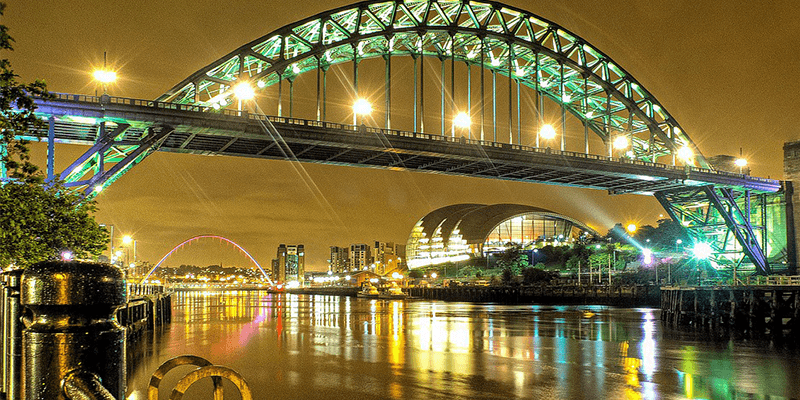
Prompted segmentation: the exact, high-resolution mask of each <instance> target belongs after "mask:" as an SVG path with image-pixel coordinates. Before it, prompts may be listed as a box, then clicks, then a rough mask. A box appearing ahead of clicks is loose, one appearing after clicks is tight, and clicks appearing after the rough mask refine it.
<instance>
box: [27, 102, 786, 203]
mask: <svg viewBox="0 0 800 400" xmlns="http://www.w3.org/2000/svg"><path fill="white" fill-rule="evenodd" d="M36 103H37V106H38V110H37V115H39V116H40V117H42V118H44V119H49V120H50V121H51V123H50V130H51V131H52V135H53V136H54V139H55V140H54V141H55V142H57V143H58V142H61V143H73V144H83V145H88V146H92V145H95V144H96V142H98V141H99V135H100V133H99V132H100V129H98V127H99V124H100V122H101V121H106V123H108V122H114V123H116V124H120V125H121V126H123V129H120V130H118V132H122V133H120V134H116V133H115V135H116V138H111V140H113V146H141V145H142V144H143V143H145V146H152V148H150V149H146V150H147V151H149V150H153V149H155V150H159V151H168V152H175V153H191V154H204V155H228V156H240V157H254V158H265V159H292V160H298V161H302V162H314V163H324V164H340V165H354V166H364V167H374V168H389V169H408V170H414V171H420V172H429V173H441V174H450V175H463V176H473V177H484V178H495V179H508V180H516V181H525V182H537V183H548V184H558V185H567V186H575V187H583V188H593V189H603V190H607V191H608V192H609V193H612V194H617V193H640V194H652V193H653V192H658V191H664V190H670V189H677V188H682V187H687V186H704V185H715V186H717V187H730V188H733V189H735V190H751V191H754V192H762V193H764V192H777V191H779V190H780V189H781V182H780V181H777V180H772V179H765V178H758V177H752V176H747V175H741V174H735V173H728V172H722V171H714V170H709V169H702V168H694V167H688V166H687V167H678V166H673V165H667V164H661V163H650V162H643V161H638V160H628V159H621V158H611V157H605V156H598V155H592V154H584V153H577V152H569V151H558V150H552V149H549V148H535V147H528V146H521V145H515V144H507V143H496V142H489V141H479V140H470V139H465V138H451V137H447V136H441V135H433V134H425V133H418V132H408V131H400V130H388V129H378V128H371V127H364V126H360V127H359V126H353V125H345V124H338V123H331V122H321V121H312V120H303V119H296V118H286V117H273V116H264V115H257V114H252V113H247V112H239V111H235V110H221V111H214V110H209V109H208V108H207V107H198V106H192V105H181V104H174V103H164V102H158V101H152V100H137V99H128V98H120V97H109V96H100V97H98V96H85V95H74V94H56V99H54V100H50V101H42V100H37V102H36ZM51 117H53V118H51ZM120 125H118V127H119V126H120ZM125 125H130V126H129V127H127V129H124V127H125ZM45 126H46V127H47V124H46V125H45ZM273 126H274V129H273V128H272V127H273ZM150 128H153V129H154V130H160V131H161V132H163V134H161V136H160V137H159V138H158V140H157V141H150V142H147V141H146V140H143V137H146V136H148V135H146V133H147V130H148V129H150ZM38 134H39V135H40V136H42V137H44V138H47V136H48V132H39V133H38ZM32 138H33V137H32ZM34 140H35V139H34ZM62 178H63V176H62Z"/></svg>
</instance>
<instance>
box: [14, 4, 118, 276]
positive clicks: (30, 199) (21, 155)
mask: <svg viewBox="0 0 800 400" xmlns="http://www.w3.org/2000/svg"><path fill="white" fill-rule="evenodd" d="M5 7H6V5H5V3H0V16H2V15H3V12H4V11H5ZM13 41H14V39H12V38H11V36H9V34H8V27H6V26H5V25H0V50H9V51H10V50H13V46H12V42H13ZM18 77H19V76H18V75H16V74H15V73H14V71H13V70H12V69H11V62H10V61H9V60H8V59H6V58H3V59H0V132H2V135H0V169H2V170H3V171H6V174H7V176H8V177H9V178H11V180H10V181H8V182H0V268H5V267H7V266H9V265H15V266H16V267H21V268H24V267H26V266H28V265H30V264H32V263H35V262H38V261H43V260H48V259H54V258H57V257H59V255H60V253H61V251H62V250H69V251H71V252H72V253H73V254H74V255H75V256H76V257H79V258H85V257H87V256H89V255H99V254H100V252H102V250H103V249H104V248H105V244H106V243H107V242H108V233H107V232H106V230H105V229H104V228H102V227H100V226H99V225H98V224H97V223H96V222H95V221H94V218H93V217H92V216H91V215H90V214H91V213H92V212H94V211H95V204H94V203H93V202H82V201H81V198H80V196H79V195H77V194H74V193H70V192H68V191H67V190H65V189H64V188H63V187H62V186H60V185H59V184H57V183H55V182H49V183H48V184H47V186H44V185H43V182H44V179H43V176H42V175H41V173H39V172H38V168H37V167H36V165H34V164H33V163H32V162H31V161H30V153H29V148H28V143H26V142H25V141H21V140H17V137H19V136H22V135H26V134H27V135H30V132H33V131H35V130H37V129H39V128H41V125H42V123H41V121H39V120H38V119H37V118H36V116H35V114H34V112H35V110H36V105H35V103H34V100H33V97H34V96H38V97H42V98H44V99H48V98H50V97H52V96H50V95H49V94H48V92H47V88H46V85H45V83H44V82H43V81H41V80H37V81H35V82H33V83H27V84H25V83H19V82H18V81H17V78H18Z"/></svg>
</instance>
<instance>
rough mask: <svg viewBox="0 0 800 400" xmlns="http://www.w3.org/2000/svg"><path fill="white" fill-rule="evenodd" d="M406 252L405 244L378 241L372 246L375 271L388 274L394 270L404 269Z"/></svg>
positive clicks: (379, 273)
mask: <svg viewBox="0 0 800 400" xmlns="http://www.w3.org/2000/svg"><path fill="white" fill-rule="evenodd" d="M405 252H406V246H405V245H401V244H394V243H392V242H378V241H376V242H375V246H374V247H373V248H372V260H373V262H374V264H375V273H376V274H378V275H386V274H389V273H392V272H394V271H402V270H404V269H405V264H404V261H405V256H406V255H405Z"/></svg>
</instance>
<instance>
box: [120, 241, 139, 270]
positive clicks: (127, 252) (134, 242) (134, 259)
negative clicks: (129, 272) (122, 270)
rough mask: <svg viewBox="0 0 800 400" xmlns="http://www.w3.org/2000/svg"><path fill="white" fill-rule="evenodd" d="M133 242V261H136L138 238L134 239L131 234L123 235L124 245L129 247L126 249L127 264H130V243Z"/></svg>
mask: <svg viewBox="0 0 800 400" xmlns="http://www.w3.org/2000/svg"><path fill="white" fill-rule="evenodd" d="M131 244H133V262H136V240H134V239H133V237H131V235H125V236H123V237H122V245H123V246H126V247H128V248H127V249H126V250H125V254H126V257H125V263H126V264H128V263H129V262H130V260H129V259H128V256H129V255H130V245H131Z"/></svg>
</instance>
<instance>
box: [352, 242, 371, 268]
mask: <svg viewBox="0 0 800 400" xmlns="http://www.w3.org/2000/svg"><path fill="white" fill-rule="evenodd" d="M371 264H372V249H371V248H370V246H369V245H368V244H351V245H350V271H361V270H365V269H368V268H369V266H370V265H371Z"/></svg>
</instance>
